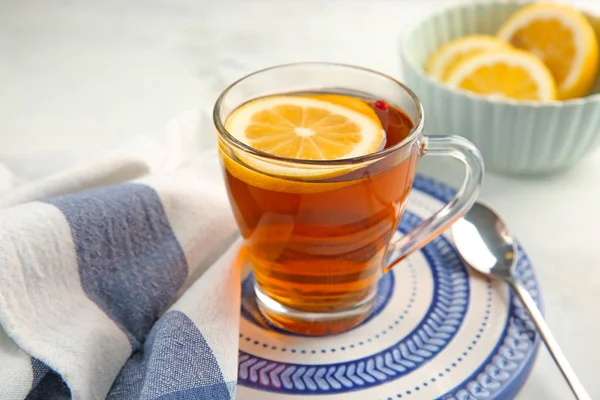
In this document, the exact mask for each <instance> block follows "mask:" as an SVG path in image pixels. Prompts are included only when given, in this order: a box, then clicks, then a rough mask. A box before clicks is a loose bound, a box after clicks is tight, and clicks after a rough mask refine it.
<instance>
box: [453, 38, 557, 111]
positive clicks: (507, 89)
mask: <svg viewBox="0 0 600 400" xmlns="http://www.w3.org/2000/svg"><path fill="white" fill-rule="evenodd" d="M445 83H446V84H448V86H450V87H454V88H457V89H463V90H467V91H470V92H473V93H477V94H481V95H485V96H488V97H495V98H503V99H513V100H529V101H552V100H555V99H556V93H557V89H556V83H555V82H554V78H553V77H552V73H551V72H550V70H549V69H548V67H546V65H544V63H543V62H542V61H541V60H540V59H539V58H537V57H535V56H533V55H531V54H529V53H527V52H525V51H523V50H516V49H512V50H504V51H495V52H484V53H478V54H475V55H473V56H470V57H467V58H465V59H464V60H462V61H461V62H460V63H458V64H457V65H456V66H455V67H454V68H453V69H452V70H450V71H449V72H448V75H447V77H446V79H445Z"/></svg>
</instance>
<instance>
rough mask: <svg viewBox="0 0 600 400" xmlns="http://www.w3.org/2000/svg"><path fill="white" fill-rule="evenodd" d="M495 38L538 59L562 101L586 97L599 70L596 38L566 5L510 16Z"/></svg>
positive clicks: (531, 8)
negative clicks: (548, 73)
mask: <svg viewBox="0 0 600 400" xmlns="http://www.w3.org/2000/svg"><path fill="white" fill-rule="evenodd" d="M498 37H499V38H500V39H502V40H506V41H507V42H509V43H511V44H512V45H513V46H514V47H517V48H520V49H523V50H526V51H528V52H530V53H532V54H534V55H535V56H537V57H538V58H540V59H541V60H542V61H543V62H544V63H545V64H546V65H547V66H548V68H549V69H550V71H551V72H552V75H553V77H554V79H555V81H556V84H557V88H558V98H559V99H561V100H567V99H572V98H576V97H581V96H585V95H586V94H587V93H588V91H589V90H590V88H591V86H592V85H593V83H594V80H595V78H596V73H597V71H598V39H597V38H596V35H595V33H594V29H593V27H592V25H591V24H590V23H589V22H588V20H587V19H586V18H585V17H584V16H583V14H581V13H580V12H579V11H577V10H575V9H573V8H572V7H570V6H568V5H562V4H552V3H538V4H532V5H529V6H526V7H523V8H522V9H520V10H519V11H517V12H516V13H515V14H513V15H512V16H511V17H510V18H509V19H508V20H507V21H506V22H505V23H504V24H503V25H502V27H501V28H500V30H499V31H498Z"/></svg>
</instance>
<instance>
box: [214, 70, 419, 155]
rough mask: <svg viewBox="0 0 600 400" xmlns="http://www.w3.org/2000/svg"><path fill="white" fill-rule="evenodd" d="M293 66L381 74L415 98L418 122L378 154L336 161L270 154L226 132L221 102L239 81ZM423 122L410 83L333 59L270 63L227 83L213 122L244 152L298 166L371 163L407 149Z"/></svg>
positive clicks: (416, 98) (228, 139) (228, 141)
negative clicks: (329, 60) (393, 143)
mask: <svg viewBox="0 0 600 400" xmlns="http://www.w3.org/2000/svg"><path fill="white" fill-rule="evenodd" d="M294 66H322V67H341V68H348V69H354V70H358V71H362V72H365V73H369V74H375V75H379V76H381V77H383V78H385V79H387V80H389V81H390V83H393V84H396V85H398V86H400V87H401V88H402V90H404V91H405V92H406V93H407V94H408V95H409V96H410V98H411V99H412V101H413V102H414V104H415V106H416V108H417V121H413V122H415V124H414V126H413V127H412V129H411V130H410V133H409V134H408V136H407V137H405V138H404V139H403V140H402V141H401V142H400V143H397V144H395V145H394V146H392V147H389V148H387V149H383V150H380V151H378V152H375V153H370V154H365V155H362V156H357V157H350V158H341V159H336V160H303V159H297V158H289V157H281V156H277V155H274V154H270V153H267V152H264V151H261V150H257V149H254V148H252V147H250V146H249V145H247V144H245V143H243V142H242V141H240V140H238V139H237V138H235V137H234V136H233V135H232V134H231V133H229V132H228V131H227V129H225V124H224V123H223V121H222V120H221V117H220V115H219V114H220V110H221V105H222V103H223V101H224V99H225V97H226V96H227V94H228V93H229V92H230V91H231V90H232V89H234V88H235V87H236V86H237V85H238V84H240V83H242V82H243V81H245V80H246V79H248V78H250V77H252V76H254V75H258V74H262V73H265V72H269V71H271V70H276V69H281V68H287V67H294ZM423 122H424V121H423V105H422V104H421V101H420V100H419V98H418V97H417V95H416V94H415V93H414V92H413V91H412V90H411V89H410V88H409V87H408V86H406V85H405V84H403V83H402V82H400V81H399V80H397V79H395V78H392V77H391V76H389V75H387V74H384V73H382V72H379V71H375V70H373V69H370V68H365V67H359V66H356V65H351V64H344V63H334V62H313V61H302V62H294V63H286V64H278V65H273V66H270V67H267V68H262V69H259V70H257V71H254V72H251V73H249V74H246V75H244V76H242V77H241V78H239V79H237V80H236V81H235V82H233V83H231V84H230V85H229V86H227V87H226V88H225V90H223V92H222V93H221V94H220V95H219V97H218V98H217V100H216V102H215V105H214V108H213V123H214V124H215V127H216V128H217V130H218V131H219V134H220V136H221V137H222V138H223V139H224V140H226V141H227V143H229V144H231V145H233V146H235V147H236V148H238V149H239V150H242V151H243V152H245V153H250V154H252V155H254V156H258V157H261V158H265V159H269V160H273V161H277V162H284V163H291V164H299V165H311V166H319V165H321V166H332V165H347V164H357V163H363V162H368V161H373V160H377V159H380V158H384V157H386V156H388V155H390V154H393V153H395V152H397V151H399V150H401V149H403V148H405V147H406V146H408V145H409V144H411V143H412V142H414V141H415V140H416V139H417V138H418V137H419V135H420V133H421V132H422V131H423Z"/></svg>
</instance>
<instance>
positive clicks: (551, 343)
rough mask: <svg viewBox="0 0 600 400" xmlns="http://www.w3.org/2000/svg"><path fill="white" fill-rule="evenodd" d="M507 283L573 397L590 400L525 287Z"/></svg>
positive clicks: (510, 279) (515, 281)
mask: <svg viewBox="0 0 600 400" xmlns="http://www.w3.org/2000/svg"><path fill="white" fill-rule="evenodd" d="M507 281H508V283H509V284H510V286H511V287H512V289H513V290H514V292H515V294H516V295H517V297H518V298H519V300H521V303H523V306H524V307H525V308H526V309H527V311H528V312H529V315H530V316H531V319H532V321H533V323H534V324H535V326H536V328H537V330H538V332H539V333H540V336H541V337H542V339H543V340H544V342H545V343H546V346H547V347H548V351H549V352H550V355H551V356H552V358H554V361H555V362H556V365H558V368H559V369H560V372H562V374H563V376H564V377H565V379H566V380H567V383H568V384H569V386H570V387H571V390H572V391H573V394H575V397H576V398H577V399H579V400H591V398H590V396H589V395H588V394H587V392H586V391H585V389H584V387H583V385H582V384H581V382H580V381H579V378H577V375H575V371H573V368H571V365H570V364H569V362H568V361H567V358H566V357H565V355H564V354H563V352H562V350H561V349H560V346H559V345H558V343H557V342H556V339H554V336H553V335H552V332H550V327H549V326H548V324H547V323H546V321H545V320H544V316H543V315H542V313H541V312H540V310H539V309H538V308H537V305H536V304H535V301H534V300H533V298H532V297H531V295H530V294H529V292H528V291H527V289H525V287H523V285H522V284H521V283H520V282H519V281H518V280H516V279H514V278H509V279H507Z"/></svg>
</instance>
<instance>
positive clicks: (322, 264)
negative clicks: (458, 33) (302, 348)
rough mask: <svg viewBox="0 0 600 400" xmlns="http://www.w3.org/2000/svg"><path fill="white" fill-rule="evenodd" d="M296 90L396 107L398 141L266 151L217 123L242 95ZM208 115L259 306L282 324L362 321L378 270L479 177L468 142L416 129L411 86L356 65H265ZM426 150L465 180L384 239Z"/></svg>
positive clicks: (327, 325)
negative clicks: (330, 152)
mask: <svg viewBox="0 0 600 400" xmlns="http://www.w3.org/2000/svg"><path fill="white" fill-rule="evenodd" d="M299 92H301V93H306V92H321V93H322V92H325V93H334V94H344V95H350V96H355V97H358V98H362V99H377V100H383V101H385V102H387V103H388V104H391V105H392V106H394V107H396V108H398V109H400V110H402V111H404V113H406V115H407V116H408V117H410V119H411V120H412V122H413V128H412V129H411V131H410V133H409V135H408V136H407V137H406V138H405V139H404V140H402V141H401V142H400V143H398V144H396V145H394V146H392V147H389V148H386V149H384V150H381V151H379V152H377V153H373V154H368V155H365V156H361V157H355V158H348V159H336V160H330V161H314V160H300V159H290V158H283V157H278V156H275V155H272V154H268V153H265V152H262V151H259V150H255V149H253V148H251V147H249V146H248V145H246V144H244V143H242V142H241V141H239V140H237V139H236V138H235V137H233V136H232V135H231V134H230V133H229V132H227V130H226V129H225V121H226V120H227V117H228V116H229V115H230V114H231V112H232V111H234V110H235V109H236V108H237V107H239V106H241V105H242V104H244V103H246V102H248V101H250V100H252V99H256V98H259V97H263V96H269V95H274V94H289V93H299ZM213 117H214V123H215V125H216V128H217V138H218V140H217V142H218V148H219V154H220V159H221V163H222V165H223V171H224V176H225V182H226V187H227V191H228V195H229V200H230V203H231V207H232V209H233V213H234V215H235V218H236V221H237V224H238V226H239V229H240V231H241V234H242V236H243V237H244V239H245V249H244V251H245V257H246V260H247V261H248V262H249V263H250V264H251V266H252V269H253V273H254V278H255V293H256V301H257V304H258V307H259V309H260V311H261V312H262V314H263V315H264V316H265V317H266V318H267V319H268V320H269V321H270V322H271V323H273V324H275V325H276V326H279V327H281V328H283V329H285V330H288V331H291V332H296V333H301V334H308V335H325V334H333V333H338V332H342V331H345V330H348V329H350V328H352V327H354V326H356V325H358V324H359V323H360V322H362V321H363V320H365V319H366V318H367V317H368V315H369V313H370V312H371V310H372V309H373V307H374V301H375V292H376V290H377V282H378V280H379V279H380V277H381V276H382V275H383V274H384V273H385V272H387V271H388V270H389V269H390V268H391V267H392V266H394V265H396V264H398V262H399V261H401V260H403V259H404V258H405V257H407V256H408V255H410V254H411V253H412V252H414V251H416V250H418V249H419V248H421V247H422V246H424V245H425V244H427V243H428V242H429V241H430V240H431V239H433V238H434V237H436V236H437V235H439V234H440V233H442V231H444V230H445V229H447V228H448V227H449V226H450V225H451V224H452V223H453V222H454V221H455V220H457V219H458V218H460V217H462V216H463V215H464V214H465V213H466V212H467V211H468V210H469V208H470V207H471V206H472V204H473V203H474V202H475V200H476V198H477V195H478V192H479V188H480V186H481V182H482V179H483V169H484V167H483V160H482V158H481V155H480V153H479V151H478V150H477V149H476V148H475V147H474V146H473V145H472V144H471V143H470V142H469V141H467V140H466V139H463V138H460V137H457V136H435V137H428V136H425V135H424V134H423V117H424V116H423V108H422V106H421V103H420V102H419V99H418V98H417V96H416V95H415V94H414V93H413V92H412V91H411V90H410V89H409V88H407V87H406V86H404V85H403V84H402V83H400V82H398V81H396V80H395V79H393V78H391V77H388V76H386V75H383V74H380V73H378V72H375V71H371V70H368V69H364V68H359V67H354V66H349V65H341V64H330V63H297V64H289V65H281V66H276V67H272V68H268V69H264V70H261V71H258V72H255V73H252V74H250V75H248V76H245V77H243V78H241V79H240V80H238V81H237V82H235V83H233V84H232V85H231V86H229V87H228V88H227V89H225V91H224V92H223V93H222V94H221V95H220V97H219V98H218V100H217V102H216V104H215V107H214V115H213ZM425 155H429V156H448V157H454V158H456V159H458V160H460V161H461V162H463V163H464V165H465V166H466V174H465V178H464V182H463V184H462V186H461V188H460V189H459V190H458V191H457V193H456V196H455V197H454V198H453V199H452V200H451V201H450V202H449V203H448V204H446V205H445V206H444V207H443V208H442V209H440V210H439V211H438V212H436V213H435V214H434V215H432V216H431V217H429V218H428V219H426V220H425V221H423V222H422V223H421V224H420V225H419V226H417V227H416V228H415V229H413V230H412V231H410V232H408V233H407V234H406V235H404V236H401V237H400V238H399V239H396V240H392V239H393V236H394V233H395V232H396V229H397V226H398V224H399V222H400V218H401V217H402V213H403V211H404V207H405V204H406V200H407V198H408V194H409V192H410V189H411V187H412V183H413V180H414V177H415V172H416V165H417V162H418V160H419V158H421V157H422V156H425Z"/></svg>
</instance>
